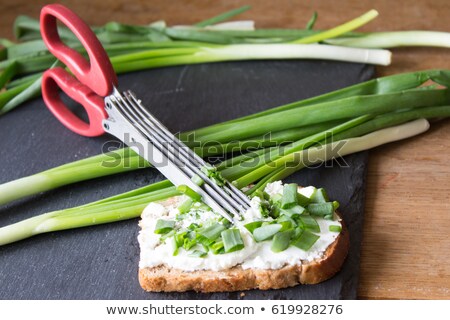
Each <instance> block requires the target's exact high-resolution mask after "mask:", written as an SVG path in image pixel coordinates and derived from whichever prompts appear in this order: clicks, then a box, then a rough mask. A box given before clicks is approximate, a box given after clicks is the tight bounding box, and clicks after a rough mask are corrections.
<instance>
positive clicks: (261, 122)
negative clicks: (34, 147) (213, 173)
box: [0, 70, 450, 244]
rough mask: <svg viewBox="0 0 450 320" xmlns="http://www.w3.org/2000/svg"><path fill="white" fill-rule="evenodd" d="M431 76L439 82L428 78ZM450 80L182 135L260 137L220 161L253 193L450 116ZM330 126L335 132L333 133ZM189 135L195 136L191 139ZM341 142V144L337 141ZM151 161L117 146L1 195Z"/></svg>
mask: <svg viewBox="0 0 450 320" xmlns="http://www.w3.org/2000/svg"><path fill="white" fill-rule="evenodd" d="M430 80H431V81H433V82H434V84H430V85H427V86H423V84H424V83H425V82H428V81H430ZM448 86H450V71H448V70H429V71H422V72H414V73H406V74H403V75H395V76H388V77H383V78H379V79H374V80H370V81H367V82H364V83H361V84H357V85H354V86H351V87H347V88H344V89H341V90H337V91H334V92H331V93H328V94H324V95H321V96H317V97H313V98H310V99H306V100H302V101H298V102H294V103H290V104H287V105H284V106H281V107H277V108H273V109H270V110H267V111H263V112H260V113H257V114H254V115H250V116H246V117H243V118H240V119H235V120H231V121H227V122H224V123H221V124H216V125H213V126H209V127H206V128H203V129H199V130H196V131H194V132H188V133H183V134H180V138H183V139H184V138H189V137H192V134H194V135H195V139H198V140H200V141H202V139H203V141H206V142H207V143H206V144H205V145H201V147H195V148H193V149H194V151H196V152H197V153H198V154H209V155H210V154H224V153H226V152H228V151H230V150H229V149H228V146H229V145H230V144H232V143H233V142H234V141H236V140H241V142H242V143H245V142H249V143H254V142H255V141H254V140H256V141H257V142H258V141H259V142H260V143H261V145H259V146H257V148H256V151H254V152H247V153H246V152H245V151H246V150H245V149H244V148H243V145H237V146H236V147H237V150H233V151H241V153H242V154H240V155H237V156H235V157H232V158H229V159H227V160H225V161H224V162H222V163H221V164H219V165H217V166H216V168H217V170H218V171H219V172H220V174H221V175H222V176H223V177H224V178H226V179H228V180H229V181H233V183H234V184H235V185H236V186H238V187H239V188H242V187H244V186H247V185H253V187H252V188H251V189H250V190H248V191H247V194H249V195H250V196H253V195H256V194H258V192H260V191H261V190H262V189H263V188H264V186H265V185H266V184H267V183H268V182H270V181H275V180H278V179H283V178H285V177H286V176H288V175H289V174H291V173H293V172H295V171H297V170H300V169H302V168H304V167H306V166H308V165H310V164H313V163H317V162H322V161H326V160H328V159H332V158H334V157H338V156H343V155H346V154H350V153H353V152H358V151H361V150H366V149H369V148H373V147H375V146H378V145H380V144H384V143H388V142H390V141H395V140H399V139H404V138H407V137H410V136H413V135H415V134H419V133H421V132H423V131H425V130H426V129H427V128H428V122H427V121H426V120H424V119H440V118H445V117H449V116H450V103H449V102H450V97H449V93H448V89H447V87H448ZM317 110H319V111H317ZM286 113H289V115H290V116H296V115H297V114H301V115H302V117H306V118H307V119H308V121H304V120H301V119H297V121H300V122H298V123H299V125H303V126H299V127H295V126H293V127H291V125H292V123H291V119H289V118H286V117H285V115H286ZM280 119H281V120H280ZM283 119H284V120H283ZM418 119H422V120H418ZM302 121H304V122H302ZM238 124H239V126H238ZM258 127H266V128H269V129H266V130H267V131H269V130H270V131H271V132H273V134H274V135H277V134H278V136H279V137H283V136H284V137H288V138H292V140H293V141H288V140H283V139H280V140H279V142H280V143H279V144H277V145H275V146H272V145H270V146H269V147H264V145H263V143H264V141H265V139H266V138H265V134H266V133H267V132H266V131H264V132H260V131H257V130H256V129H255V128H258ZM229 128H234V130H229ZM258 130H259V129H258ZM261 134H263V135H261ZM330 134H332V135H333V140H332V141H330ZM258 135H259V136H258ZM210 137H214V138H215V139H216V141H215V142H212V143H211V145H212V146H213V147H214V148H215V149H214V151H211V145H208V143H210V142H211V140H208V139H210ZM246 137H248V138H246ZM286 139H287V138H286ZM187 143H188V144H189V141H187ZM341 145H342V146H341ZM339 146H341V147H340V148H337V147H339ZM336 150H337V151H339V152H337V151H336ZM311 159H313V160H314V161H311ZM111 160H114V162H115V163H116V164H117V160H120V161H121V164H123V163H125V162H128V163H127V165H120V166H117V165H114V166H109V165H108V163H110V162H111ZM147 166H148V164H147V163H146V162H145V161H143V159H142V158H140V157H139V156H138V155H136V154H135V153H133V152H132V151H131V150H130V149H128V148H125V149H119V150H117V151H114V152H111V153H107V154H102V155H98V156H95V157H90V158H87V159H83V160H79V161H76V162H73V163H69V164H66V165H63V166H60V167H57V168H53V169H50V170H47V171H44V172H41V173H38V174H35V175H32V176H29V177H24V178H22V179H18V180H15V181H11V182H8V183H5V184H2V185H0V203H1V204H6V203H9V202H11V201H14V200H17V199H20V198H23V197H26V196H29V195H31V194H35V193H39V192H42V191H46V190H50V189H53V188H57V187H60V186H63V185H67V184H70V183H74V182H77V181H82V180H87V179H92V178H95V177H100V176H105V175H109V174H115V173H119V172H125V171H129V170H136V169H139V168H143V167H147ZM80 173H82V174H80ZM180 192H184V193H186V190H184V189H183V188H181V189H176V188H175V187H173V186H172V184H171V183H170V182H169V181H163V182H159V183H157V184H153V185H150V186H147V187H144V188H141V189H137V190H133V191H130V192H128V193H125V194H121V195H117V196H114V197H110V198H107V199H102V200H99V201H96V202H93V203H90V204H86V205H83V206H79V207H75V208H69V209H64V210H60V211H56V212H51V213H47V214H44V215H40V216H37V217H33V218H30V219H27V220H25V221H22V222H19V223H17V224H13V225H11V226H6V227H3V228H0V243H1V244H6V243H10V242H14V241H17V240H20V239H24V238H27V237H30V236H32V235H34V234H39V233H43V232H50V231H56V230H62V229H67V228H76V227H83V226H88V225H95V224H100V223H107V222H114V221H118V220H123V219H129V218H133V217H137V216H139V214H140V212H141V211H142V210H143V208H144V207H145V206H146V205H147V204H148V203H149V202H151V201H156V200H160V199H164V198H167V197H170V196H175V195H179V194H180Z"/></svg>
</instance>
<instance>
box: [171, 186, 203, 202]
mask: <svg viewBox="0 0 450 320" xmlns="http://www.w3.org/2000/svg"><path fill="white" fill-rule="evenodd" d="M177 190H178V191H179V192H181V193H183V194H185V195H187V196H188V197H189V198H191V199H192V200H194V201H201V200H202V196H201V195H199V194H198V193H197V192H195V191H194V190H192V189H191V188H189V187H188V186H187V185H184V184H182V185H179V186H178V187H177Z"/></svg>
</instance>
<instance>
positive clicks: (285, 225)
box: [279, 220, 295, 232]
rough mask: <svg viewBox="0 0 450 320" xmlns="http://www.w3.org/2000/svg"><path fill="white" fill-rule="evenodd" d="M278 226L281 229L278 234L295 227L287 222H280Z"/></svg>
mask: <svg viewBox="0 0 450 320" xmlns="http://www.w3.org/2000/svg"><path fill="white" fill-rule="evenodd" d="M280 224H281V229H280V231H279V232H283V231H286V230H289V229H292V228H293V227H294V226H295V224H293V223H292V222H291V221H289V220H285V221H282V222H280Z"/></svg>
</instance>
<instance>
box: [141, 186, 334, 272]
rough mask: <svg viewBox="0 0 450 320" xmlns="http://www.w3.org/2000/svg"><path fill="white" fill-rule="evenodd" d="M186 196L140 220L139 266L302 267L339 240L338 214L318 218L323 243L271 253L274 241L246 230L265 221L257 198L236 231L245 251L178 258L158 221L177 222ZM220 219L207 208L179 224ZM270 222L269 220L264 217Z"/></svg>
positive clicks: (151, 208) (154, 207) (269, 189)
mask: <svg viewBox="0 0 450 320" xmlns="http://www.w3.org/2000/svg"><path fill="white" fill-rule="evenodd" d="M313 191H314V187H306V188H302V189H300V190H299V192H300V193H301V194H303V195H305V196H307V197H309V196H310V195H311V193H312V192H313ZM265 192H266V193H268V194H269V195H270V196H274V195H276V194H281V193H282V192H283V184H282V183H281V181H276V182H273V183H269V184H267V186H266V188H265ZM185 199H186V198H185V196H179V197H177V199H176V201H174V203H173V205H170V206H163V205H161V204H159V203H156V202H152V203H150V204H149V205H148V206H147V207H146V208H145V209H144V211H143V213H142V215H141V218H142V220H141V221H140V223H139V224H140V227H141V231H140V232H139V235H138V241H139V244H140V247H141V256H140V262H139V267H140V268H146V267H156V266H159V265H166V266H168V267H171V268H175V269H180V270H184V271H195V270H212V271H220V270H224V269H229V268H232V267H234V266H237V265H241V267H242V268H243V269H249V268H251V269H279V268H282V267H284V266H287V265H301V264H302V262H303V261H312V260H315V259H319V258H321V257H322V256H323V254H324V252H325V251H326V249H327V248H328V246H329V245H330V244H331V243H333V242H334V241H335V239H336V238H337V236H338V235H339V233H338V232H330V231H329V226H331V225H336V226H341V223H340V221H339V218H338V216H337V215H336V214H334V217H333V220H328V219H324V218H316V221H317V223H318V224H319V226H320V230H321V231H320V233H316V234H317V235H320V238H319V240H317V242H316V243H315V244H314V245H313V246H312V247H311V248H310V249H309V250H308V251H304V250H302V249H299V248H298V247H295V246H290V247H289V248H287V249H286V250H284V251H282V252H278V253H275V252H273V251H272V250H271V241H263V242H259V243H258V242H256V241H255V240H254V239H253V236H252V234H251V233H250V232H249V231H248V230H247V229H246V228H245V227H244V224H246V223H248V222H252V221H255V220H262V219H263V217H262V216H261V213H260V210H259V205H260V201H261V200H260V198H258V197H254V198H252V201H251V208H250V209H249V210H247V211H246V212H245V213H244V214H243V218H244V219H243V220H241V221H235V226H234V227H235V228H238V229H239V230H240V233H241V237H242V240H243V242H244V245H245V246H244V248H243V249H241V250H238V251H234V252H231V253H224V254H217V255H215V254H213V253H212V252H208V253H207V255H206V256H205V257H203V258H198V257H192V256H189V255H188V252H187V251H186V250H184V249H183V248H180V249H179V253H178V255H176V256H174V255H173V251H174V247H173V243H172V241H165V242H162V241H161V240H160V235H159V234H155V233H154V230H155V226H156V221H157V220H158V219H167V220H170V219H171V220H173V219H174V218H175V217H176V215H177V214H178V213H179V211H178V209H177V207H178V205H179V204H180V203H182V202H183V201H184V200H185ZM218 218H219V216H218V215H216V214H213V213H212V212H211V211H205V210H204V209H196V208H195V207H194V208H193V209H191V212H190V213H189V214H188V215H186V217H184V218H183V219H182V220H180V221H177V223H178V224H181V225H180V226H181V227H183V228H185V227H187V226H189V225H190V224H191V223H193V222H199V221H201V222H207V221H208V220H211V219H215V220H217V219H218ZM264 219H265V220H266V221H267V218H264Z"/></svg>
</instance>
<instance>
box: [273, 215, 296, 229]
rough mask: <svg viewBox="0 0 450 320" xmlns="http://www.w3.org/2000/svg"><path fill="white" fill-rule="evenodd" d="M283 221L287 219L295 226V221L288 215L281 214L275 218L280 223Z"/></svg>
mask: <svg viewBox="0 0 450 320" xmlns="http://www.w3.org/2000/svg"><path fill="white" fill-rule="evenodd" d="M285 221H289V222H290V223H291V225H292V226H294V227H296V226H297V222H295V220H294V219H292V218H291V217H289V216H286V215H281V216H280V217H278V218H277V222H278V223H282V222H285Z"/></svg>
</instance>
